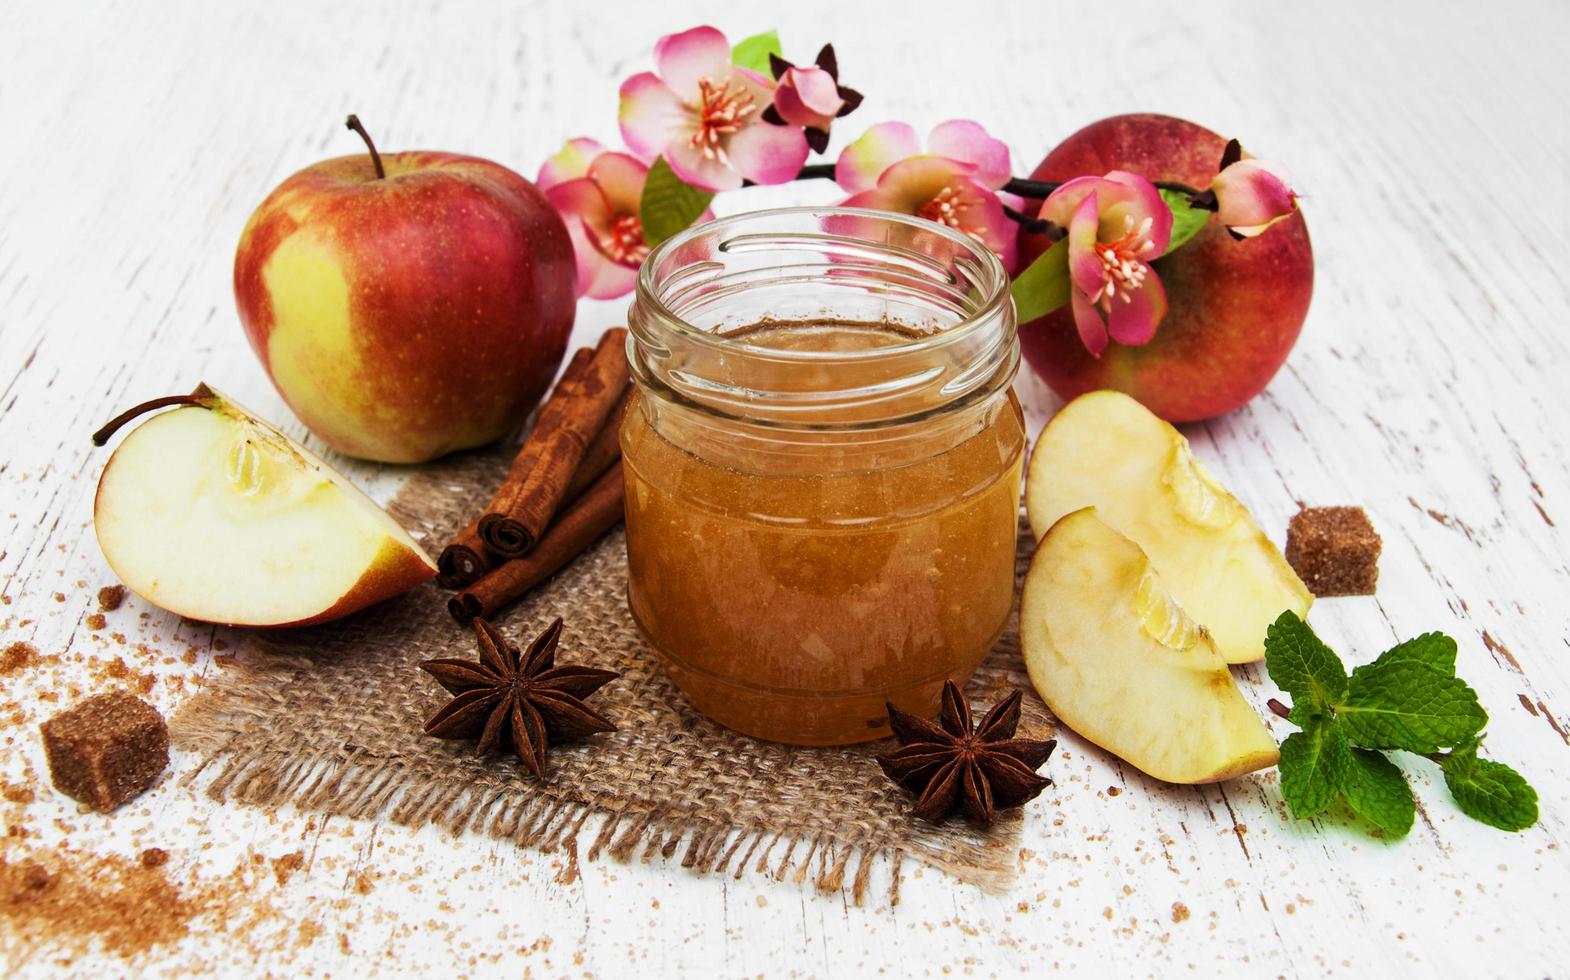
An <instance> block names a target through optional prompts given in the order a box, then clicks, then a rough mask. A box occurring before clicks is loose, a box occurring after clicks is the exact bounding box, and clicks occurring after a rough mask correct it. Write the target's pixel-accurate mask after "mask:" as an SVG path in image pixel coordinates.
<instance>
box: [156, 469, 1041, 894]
mask: <svg viewBox="0 0 1570 980" xmlns="http://www.w3.org/2000/svg"><path fill="white" fill-rule="evenodd" d="M506 463H507V460H506V459H505V458H504V457H503V456H501V455H499V454H496V453H471V454H467V455H464V456H459V457H456V458H453V459H451V460H447V461H443V462H441V463H438V464H436V465H433V466H430V467H427V468H425V469H423V470H421V471H420V472H419V473H418V474H417V475H415V476H414V477H412V478H411V479H410V480H409V482H408V483H407V485H406V486H405V487H404V488H403V490H402V491H401V492H400V493H399V495H398V497H397V498H396V500H394V502H393V503H392V505H391V506H390V508H389V509H390V510H391V511H392V512H393V514H394V516H396V517H397V518H398V519H399V520H400V521H401V522H402V523H403V525H404V526H405V527H407V528H409V529H410V530H411V531H412V532H413V533H414V534H415V535H416V536H417V537H423V539H424V541H425V543H426V544H427V546H428V547H430V548H431V549H432V551H433V552H434V550H435V549H437V548H440V547H441V545H442V544H443V543H445V542H446V541H447V540H448V539H449V538H450V536H451V534H452V533H453V531H454V530H455V529H457V528H458V527H461V526H462V525H463V524H464V523H465V522H467V521H468V520H469V519H470V518H472V516H473V513H472V511H473V510H474V508H475V507H476V506H477V505H478V504H477V502H478V501H483V500H485V499H488V497H489V495H490V493H491V491H492V490H493V489H494V487H495V486H496V484H497V483H498V482H499V481H500V479H501V476H502V474H503V473H504V471H505V468H506ZM422 532H423V533H422ZM1028 545H1029V534H1028V532H1027V533H1025V534H1024V535H1023V536H1022V541H1021V552H1020V554H1021V561H1020V566H1019V572H1020V573H1021V574H1023V571H1024V558H1026V557H1028V554H1029V551H1028ZM626 577H627V563H626V548H625V539H624V537H623V534H622V532H621V529H620V528H617V529H616V530H615V531H612V532H611V533H610V534H609V535H607V536H606V537H605V538H604V539H603V540H602V541H601V542H600V543H599V544H598V545H597V546H596V547H594V548H592V549H591V550H590V551H588V552H587V553H585V554H584V555H583V556H581V557H580V558H579V559H578V560H577V561H576V562H575V563H573V564H572V565H571V566H569V567H568V568H567V569H565V570H563V571H562V572H561V573H560V574H559V575H557V577H556V578H555V579H554V580H553V581H551V582H550V583H548V584H547V585H545V586H544V587H542V588H540V589H537V590H536V591H535V592H534V593H533V594H532V595H530V596H529V597H527V598H526V599H525V600H524V601H522V602H520V603H518V604H517V605H516V606H514V607H513V608H511V609H510V610H508V611H506V612H505V613H503V614H502V615H501V616H500V617H499V619H498V625H500V626H501V628H502V630H503V631H504V632H506V633H507V634H508V635H509V636H510V637H512V638H513V639H514V640H515V641H516V642H519V643H520V644H521V643H524V642H526V641H527V640H528V639H529V638H530V637H531V636H532V635H534V633H535V632H537V631H538V630H539V629H541V628H543V627H544V626H545V625H546V624H548V623H549V622H550V620H551V619H552V618H553V617H555V616H561V617H562V618H563V619H564V620H565V629H564V632H563V634H562V639H561V647H560V650H561V652H560V657H561V659H562V660H564V661H570V662H578V663H583V664H587V665H590V666H595V667H607V668H610V669H613V670H618V671H621V673H622V675H623V676H622V677H621V679H619V680H616V681H613V682H611V683H610V684H609V685H607V686H606V687H605V688H603V689H602V690H601V691H600V692H599V693H598V694H596V695H595V697H594V703H595V704H596V705H597V706H598V707H599V708H600V710H601V711H603V712H604V714H606V715H607V716H608V717H609V718H611V719H612V720H613V721H614V722H615V723H616V725H617V729H618V730H617V731H616V732H613V733H611V734H608V735H601V736H595V737H593V738H592V739H589V740H587V741H585V742H581V743H576V744H569V745H562V746H559V747H553V748H552V749H551V753H550V759H549V764H550V779H549V782H545V783H540V782H536V781H534V780H533V779H532V778H530V776H529V775H528V774H527V773H526V772H525V771H524V770H523V769H522V768H521V767H520V766H519V765H518V764H517V763H516V761H515V760H513V759H512V758H511V757H507V756H492V757H490V758H484V759H481V758H477V757H475V756H474V755H473V753H472V746H471V745H469V744H467V743H462V742H444V741H441V740H438V739H434V738H429V737H427V736H425V735H423V734H421V731H420V729H421V724H422V722H423V720H424V719H425V718H426V717H427V716H428V715H429V714H430V713H431V712H432V711H434V710H435V709H436V708H437V707H439V706H440V705H441V704H442V703H444V701H445V700H446V695H445V692H443V691H442V690H441V688H439V687H438V686H437V685H436V683H435V681H433V680H432V679H430V678H429V677H427V676H426V675H425V674H424V673H423V672H421V671H419V670H417V669H416V668H415V665H416V664H417V663H418V662H419V661H421V660H424V659H428V658H431V657H454V656H461V657H473V656H474V654H475V647H474V642H473V637H472V634H471V633H470V632H469V631H468V630H465V629H462V628H460V627H459V626H458V625H457V624H456V623H455V622H454V621H453V620H452V618H451V617H449V616H448V614H447V611H446V599H447V593H446V592H445V591H443V590H440V589H438V588H437V587H436V586H434V585H426V586H422V587H420V588H419V589H416V590H415V591H414V592H412V593H410V594H409V595H407V596H405V597H403V598H401V599H396V600H393V601H391V602H388V603H384V604H382V605H381V606H378V607H375V608H373V609H370V610H367V611H366V612H363V613H360V614H358V615H356V616H353V617H351V618H349V619H347V620H344V621H342V622H340V623H335V624H331V625H328V626H323V627H315V628H311V629H304V630H293V631H285V632H273V633H258V634H252V635H251V637H250V638H249V639H248V641H247V648H246V649H245V651H244V653H245V655H244V656H243V657H242V658H241V659H240V663H239V665H238V667H237V669H232V670H229V671H225V672H223V673H221V674H220V675H219V676H218V677H217V679H216V680H214V681H213V682H212V683H211V684H210V686H209V687H208V688H207V689H206V690H204V691H203V693H201V694H200V695H198V696H197V697H196V698H194V699H193V700H192V701H190V702H188V703H187V705H186V706H185V707H184V708H182V710H181V711H180V712H179V714H178V715H177V716H176V718H175V720H174V724H173V730H174V739H175V745H176V746H177V747H179V748H182V749H187V750H191V751H193V752H195V753H196V754H197V756H198V757H199V759H200V760H201V761H200V765H199V766H198V767H197V768H196V769H195V770H194V771H193V772H191V773H189V774H188V775H187V776H186V777H185V778H186V780H187V781H188V782H194V783H195V784H197V785H199V786H202V787H203V788H204V789H205V791H206V792H207V793H208V794H209V795H211V796H212V797H214V798H216V799H219V800H225V801H235V802H240V803H247V804H254V805H262V806H273V805H279V804H286V803H287V804H293V805H295V806H297V807H301V808H304V809H307V810H313V811H317V812H322V813H330V814H335V815H344V816H351V817H359V818H366V819H390V820H393V821H396V822H397V823H400V824H406V825H408V826H412V827H417V826H421V825H424V824H427V823H433V824H437V825H440V826H442V827H447V828H449V829H451V830H452V831H453V832H454V833H459V832H469V833H482V834H489V835H491V836H493V837H500V838H506V839H510V840H513V841H516V842H517V843H518V844H520V845H523V846H526V847H532V848H536V849H538V850H541V851H547V852H549V851H555V850H559V849H566V850H569V851H570V852H571V856H572V857H574V858H576V856H577V855H578V853H579V850H580V847H581V846H583V845H586V847H587V849H586V850H585V851H584V852H583V853H584V855H585V858H586V859H590V860H592V859H594V858H596V857H598V856H600V855H602V854H604V855H608V856H610V857H612V858H615V859H618V860H623V861H630V860H643V861H650V860H663V861H679V863H680V865H681V866H682V867H685V868H690V869H692V870H694V871H697V872H709V873H728V874H732V875H734V876H736V877H738V878H739V877H741V876H742V875H743V874H767V875H772V876H773V877H775V878H777V879H782V880H793V881H796V882H798V883H807V882H809V881H810V882H811V884H812V885H813V886H815V887H816V888H817V889H819V890H821V891H826V892H832V891H837V890H840V889H846V890H848V891H849V893H850V894H851V896H852V897H853V899H854V900H855V901H857V902H860V901H862V900H863V898H864V897H865V895H866V893H867V890H868V886H869V883H870V882H872V881H874V880H877V881H879V883H880V887H881V884H882V883H883V882H887V884H888V888H889V900H890V901H891V902H897V901H898V896H899V882H900V877H901V872H900V868H901V864H902V862H903V861H904V860H905V859H906V858H911V859H915V860H919V861H921V862H923V863H925V864H928V865H931V866H933V867H936V868H938V869H941V870H942V871H944V872H946V873H948V874H950V875H952V876H954V877H955V878H957V879H960V880H963V881H966V882H971V883H974V884H978V885H981V886H984V887H1001V886H1003V885H1005V884H1006V883H1007V882H1008V880H1009V878H1010V877H1011V876H1012V874H1013V873H1014V871H1015V870H1016V868H1017V866H1018V860H1019V859H1018V842H1019V824H1020V816H1019V813H1018V812H1017V811H1015V812H1012V813H1008V814H1005V815H1004V816H1002V818H1001V819H1000V820H999V822H998V823H997V824H996V825H994V826H993V827H992V828H991V829H990V830H987V831H980V830H977V829H976V828H974V827H972V826H971V825H970V824H968V823H967V822H966V821H964V820H962V819H960V818H957V817H956V818H953V819H951V820H950V821H949V822H948V823H946V824H945V825H943V826H942V827H939V828H934V827H931V826H929V825H927V824H924V823H921V822H919V821H917V820H915V819H914V818H912V817H911V816H909V810H910V805H911V800H910V798H909V797H908V796H907V795H906V794H904V793H903V792H902V791H901V790H899V789H898V788H897V787H895V786H894V785H892V784H891V783H889V782H888V781H887V780H886V779H885V778H884V777H883V774H882V772H881V771H880V770H879V769H878V766H877V764H876V763H875V762H874V761H873V759H872V756H873V755H874V754H875V753H876V752H878V751H880V750H882V749H883V748H886V747H887V745H888V744H890V743H887V742H883V743H873V744H872V745H866V746H853V747H850V748H843V749H807V748H794V747H791V746H785V745H776V744H773V743H768V742H760V741H756V740H754V739H751V738H747V737H745V736H742V735H738V734H736V733H734V732H731V731H729V730H728V729H725V728H722V727H720V726H718V725H716V724H714V723H713V722H711V721H709V720H708V719H706V718H704V717H703V716H702V715H700V714H699V713H698V712H697V711H696V710H694V709H693V708H692V707H691V706H690V705H689V704H688V703H687V701H686V699H685V698H684V697H683V696H682V694H681V692H680V691H678V690H677V689H676V688H675V686H674V685H672V684H671V683H670V681H669V680H667V679H666V677H665V673H664V671H663V670H662V668H661V666H660V664H659V661H658V659H657V657H656V656H655V654H654V653H653V652H652V651H651V650H649V649H648V648H647V647H646V646H645V645H644V644H643V642H642V641H641V639H640V638H639V635H638V631H637V628H636V626H635V625H634V624H633V621H632V617H631V615H630V614H629V613H628V611H627V598H626ZM1018 643H1019V634H1018V630H1017V623H1013V622H1011V624H1010V626H1009V629H1008V630H1007V631H1006V632H1005V634H1004V637H1003V639H1002V640H1001V641H1000V642H999V643H998V646H997V648H996V649H994V650H993V651H992V653H991V654H990V655H989V656H988V658H987V660H986V662H985V663H984V664H983V665H982V667H981V669H980V671H979V672H978V673H977V675H976V677H975V679H974V680H972V681H971V682H970V684H969V685H968V687H967V693H968V694H969V695H970V697H971V698H972V702H973V704H974V705H975V706H976V707H977V708H978V709H984V708H985V707H986V706H988V705H990V704H991V703H992V702H993V701H994V700H995V699H996V698H997V697H999V696H1001V694H1002V693H1003V692H1005V691H1006V690H1007V689H1009V688H1010V687H1015V686H1018V687H1024V688H1026V689H1027V691H1028V689H1029V684H1028V680H1027V678H1026V677H1025V673H1024V665H1023V663H1022V661H1021V660H1020V655H1019V647H1018ZM1052 727H1053V725H1052V721H1051V718H1050V716H1049V715H1048V714H1047V711H1046V708H1045V706H1044V705H1042V703H1041V702H1040V701H1039V700H1038V699H1037V698H1036V697H1035V696H1034V695H1033V694H1031V695H1029V696H1027V698H1026V701H1025V711H1024V718H1023V720H1022V722H1021V725H1020V731H1021V734H1022V735H1027V736H1029V737H1034V738H1045V737H1048V735H1049V734H1050V733H1051V731H1052ZM1050 771H1051V770H1050V765H1049V768H1048V770H1047V772H1049V773H1050Z"/></svg>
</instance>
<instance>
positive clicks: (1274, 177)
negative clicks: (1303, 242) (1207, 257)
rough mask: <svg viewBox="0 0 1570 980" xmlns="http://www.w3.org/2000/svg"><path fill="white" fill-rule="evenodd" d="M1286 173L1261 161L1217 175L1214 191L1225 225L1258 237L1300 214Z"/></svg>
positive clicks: (1239, 164)
mask: <svg viewBox="0 0 1570 980" xmlns="http://www.w3.org/2000/svg"><path fill="white" fill-rule="evenodd" d="M1284 178H1285V173H1284V171H1280V170H1279V168H1276V167H1273V166H1272V165H1271V164H1268V163H1264V162H1262V161H1259V160H1239V161H1238V162H1237V163H1234V164H1232V165H1231V166H1230V167H1227V168H1226V169H1225V170H1223V171H1221V172H1220V173H1219V174H1216V179H1215V180H1213V181H1211V184H1210V189H1211V190H1213V191H1215V192H1216V203H1217V204H1218V205H1219V208H1218V210H1217V214H1218V215H1220V217H1221V223H1222V224H1224V225H1226V226H1227V227H1229V228H1232V229H1233V230H1235V231H1237V232H1239V233H1240V234H1248V232H1246V231H1244V229H1251V230H1252V233H1253V234H1258V233H1259V232H1261V231H1264V230H1265V228H1267V227H1269V226H1270V225H1271V224H1272V223H1273V222H1276V221H1279V220H1281V219H1282V218H1285V217H1288V216H1289V215H1291V213H1292V212H1293V211H1295V210H1297V197H1296V195H1294V194H1293V193H1292V186H1291V184H1290V183H1289V182H1288V180H1287V179H1284Z"/></svg>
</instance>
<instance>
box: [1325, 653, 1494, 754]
mask: <svg viewBox="0 0 1570 980" xmlns="http://www.w3.org/2000/svg"><path fill="white" fill-rule="evenodd" d="M1335 709H1336V713H1337V714H1338V715H1340V717H1341V720H1342V721H1343V722H1344V723H1345V724H1346V730H1347V737H1348V738H1350V739H1351V740H1352V741H1353V742H1354V743H1356V744H1357V745H1361V746H1363V747H1364V748H1370V749H1405V750H1406V751H1408V752H1418V753H1428V752H1437V751H1439V750H1440V749H1442V748H1447V747H1449V746H1452V745H1461V744H1464V743H1465V742H1467V741H1469V740H1470V739H1471V738H1472V737H1473V736H1474V735H1476V734H1477V733H1478V732H1480V731H1482V730H1483V726H1484V725H1486V724H1487V723H1488V712H1486V711H1484V710H1483V706H1482V705H1481V704H1479V703H1478V702H1477V692H1476V691H1474V690H1472V689H1471V688H1470V687H1468V686H1467V683H1466V681H1463V680H1461V679H1460V678H1457V677H1454V676H1451V675H1449V674H1447V673H1445V672H1444V671H1441V670H1435V669H1434V668H1433V667H1431V666H1429V665H1428V664H1426V663H1422V662H1419V661H1417V660H1395V661H1393V662H1389V663H1382V664H1381V663H1373V664H1369V665H1368V666H1366V667H1360V668H1358V669H1357V670H1356V671H1354V672H1353V673H1352V680H1351V683H1350V685H1349V690H1348V692H1347V696H1346V700H1344V701H1342V702H1340V703H1338V704H1336V705H1335Z"/></svg>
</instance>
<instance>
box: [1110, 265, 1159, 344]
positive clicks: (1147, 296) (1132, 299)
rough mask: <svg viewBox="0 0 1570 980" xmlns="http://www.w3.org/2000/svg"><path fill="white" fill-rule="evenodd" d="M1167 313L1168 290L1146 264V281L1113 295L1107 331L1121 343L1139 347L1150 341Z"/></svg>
mask: <svg viewBox="0 0 1570 980" xmlns="http://www.w3.org/2000/svg"><path fill="white" fill-rule="evenodd" d="M1166 315H1167V291H1166V289H1165V288H1164V287H1163V286H1162V285H1161V280H1160V279H1158V278H1157V277H1156V273H1155V270H1153V269H1151V268H1150V267H1149V266H1146V267H1145V281H1144V282H1142V283H1140V286H1139V288H1138V289H1136V290H1134V291H1133V292H1131V293H1130V292H1123V291H1121V290H1119V292H1118V294H1117V295H1116V296H1114V297H1112V312H1111V314H1110V315H1109V316H1108V317H1107V332H1108V333H1110V334H1111V335H1112V339H1113V340H1115V341H1117V342H1118V343H1120V344H1128V345H1130V346H1138V345H1139V344H1148V343H1150V338H1152V337H1154V336H1155V335H1156V327H1158V326H1160V325H1161V319H1162V317H1164V316H1166Z"/></svg>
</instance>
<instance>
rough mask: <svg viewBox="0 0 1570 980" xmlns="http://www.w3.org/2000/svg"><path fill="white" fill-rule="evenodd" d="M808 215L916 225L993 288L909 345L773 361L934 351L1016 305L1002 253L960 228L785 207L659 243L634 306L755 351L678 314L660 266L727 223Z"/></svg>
mask: <svg viewBox="0 0 1570 980" xmlns="http://www.w3.org/2000/svg"><path fill="white" fill-rule="evenodd" d="M806 215H819V216H824V217H830V218H834V217H845V218H864V219H871V220H876V221H884V222H888V223H890V224H895V225H905V226H909V227H913V228H916V229H919V230H920V231H921V232H922V233H924V234H929V235H931V234H936V235H939V236H941V237H943V238H946V239H948V240H949V241H950V242H952V243H953V244H955V245H957V246H959V247H960V248H962V249H964V251H965V253H966V258H967V259H968V260H973V261H974V262H975V266H976V270H975V271H977V272H980V273H982V274H983V276H984V278H985V281H986V282H987V283H988V284H989V286H990V288H989V289H988V291H987V294H986V295H985V296H984V297H982V298H981V300H980V301H979V302H978V303H977V304H976V306H975V308H974V309H972V310H971V311H969V312H968V313H966V314H965V315H964V317H963V318H962V319H961V320H960V321H959V322H958V323H955V324H952V325H950V326H947V327H944V328H943V329H941V330H934V331H932V332H931V333H928V334H922V335H919V336H914V337H913V339H912V340H911V341H910V342H908V343H899V344H890V345H887V346H880V347H877V348H872V349H868V350H865V351H854V352H847V351H835V352H828V351H817V350H810V349H799V350H779V349H769V351H768V353H769V355H770V356H771V357H774V358H777V359H779V360H801V361H804V362H813V361H822V360H854V359H857V358H860V357H869V358H871V357H888V356H891V355H899V354H907V353H912V352H917V351H921V350H923V349H930V348H933V347H938V346H942V345H943V344H947V343H952V342H956V341H961V340H964V339H965V338H966V337H968V336H969V334H971V333H973V332H975V331H977V330H980V329H983V328H984V327H985V326H986V325H987V324H989V323H991V322H993V321H994V320H995V318H996V317H997V316H998V314H999V312H1000V310H1001V308H1002V307H1003V306H1004V305H1006V304H1010V303H1012V302H1013V299H1012V296H1011V294H1010V292H1009V285H1010V283H1009V277H1008V273H1007V271H1006V270H1005V269H1004V268H1003V262H1002V260H1001V259H999V258H998V256H997V253H995V252H993V251H992V249H991V248H989V247H988V246H987V245H986V244H984V243H983V242H981V241H979V240H978V239H976V238H974V237H972V236H971V235H969V234H966V233H965V232H962V231H960V230H958V229H956V228H950V227H949V226H948V225H944V224H940V223H939V222H936V221H930V220H928V219H926V218H921V217H918V216H916V215H909V214H901V213H899V212H897V211H881V210H875V209H872V208H847V207H837V206H832V205H828V206H824V205H797V206H792V207H783V208H762V209H759V210H755V211H742V212H738V213H736V214H732V215H726V216H724V217H719V218H712V219H710V220H708V221H705V222H702V223H700V224H696V225H692V226H691V227H688V228H685V229H683V230H682V231H680V232H677V233H676V234H674V235H672V236H671V237H669V238H667V239H665V240H664V241H663V242H661V243H660V244H658V245H656V246H655V247H654V248H653V249H652V250H651V251H650V252H649V254H648V255H647V256H645V257H644V259H643V262H642V264H641V265H639V267H638V276H637V280H636V283H635V286H634V293H633V303H634V306H635V307H637V308H640V309H644V310H647V311H649V312H652V313H654V314H655V315H657V316H658V318H659V319H660V320H661V321H662V323H663V325H664V326H665V327H666V328H667V329H670V330H672V331H674V332H675V333H676V334H677V335H678V336H679V337H681V339H682V340H684V341H689V342H694V343H697V344H700V345H704V346H707V347H711V348H716V349H726V350H738V349H739V350H753V349H754V348H753V346H752V345H750V344H745V343H738V342H737V341H736V339H735V338H731V337H727V336H726V335H724V334H719V333H715V332H713V331H710V330H705V329H703V328H701V327H698V326H696V325H694V324H692V323H689V322H688V321H687V320H685V319H684V318H682V317H681V316H680V315H679V314H677V313H676V312H675V311H674V310H672V309H671V308H670V307H669V306H668V305H667V304H666V302H665V299H664V297H663V296H661V295H660V290H659V286H658V284H657V283H656V282H655V270H656V269H658V268H659V266H660V264H661V263H662V262H663V261H664V260H665V259H666V258H668V257H669V256H670V254H671V253H673V252H675V251H676V250H678V249H680V248H682V247H683V246H685V245H688V244H690V243H691V242H693V241H695V240H697V239H699V238H702V237H704V236H708V235H713V234H714V233H715V232H716V231H717V230H719V229H721V228H724V227H725V226H727V225H731V226H738V225H741V224H743V223H744V222H746V223H750V222H756V221H759V220H764V219H770V218H777V219H780V220H781V223H787V222H788V221H789V220H790V219H791V218H797V217H802V216H806ZM823 238H824V240H825V241H833V240H835V239H836V238H840V239H844V240H845V241H847V242H855V241H861V242H862V243H863V244H877V245H880V247H882V248H885V249H889V250H890V251H900V252H908V254H909V255H910V256H911V258H912V259H913V260H915V261H916V262H919V263H920V264H921V265H924V266H926V267H927V268H929V269H933V270H937V271H939V272H941V273H942V274H944V275H947V276H949V278H951V279H952V275H951V274H949V273H947V270H944V269H943V267H942V266H941V264H940V263H938V262H936V261H935V260H932V259H928V258H927V257H925V256H922V255H920V253H917V252H909V251H908V250H905V249H902V248H900V247H899V246H894V245H889V244H886V243H876V242H867V241H866V240H859V239H845V238H844V236H836V235H833V234H830V233H824V235H823Z"/></svg>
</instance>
